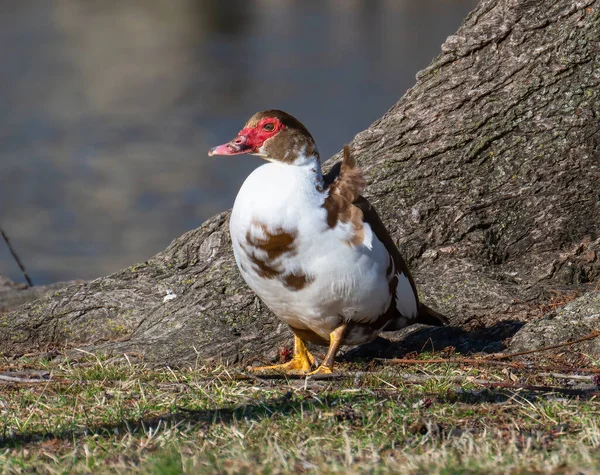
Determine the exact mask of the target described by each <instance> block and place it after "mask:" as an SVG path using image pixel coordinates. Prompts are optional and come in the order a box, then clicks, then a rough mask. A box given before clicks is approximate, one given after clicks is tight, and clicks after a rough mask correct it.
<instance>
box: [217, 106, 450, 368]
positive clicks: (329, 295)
mask: <svg viewBox="0 0 600 475" xmlns="http://www.w3.org/2000/svg"><path fill="white" fill-rule="evenodd" d="M208 153H209V155H239V154H246V153H251V154H254V155H258V156H260V157H261V158H264V159H265V160H267V161H268V162H269V163H267V164H265V165H263V166H261V167H259V168H257V169H256V170H254V172H252V173H251V174H250V176H249V177H248V178H247V179H246V181H245V182H244V184H243V185H242V188H241V189H240V191H239V193H238V195H237V198H236V200H235V204H234V206H233V211H232V213H231V220H230V223H229V227H230V231H231V239H232V242H233V253H234V255H235V259H236V262H237V265H238V267H239V269H240V272H241V274H242V276H243V278H244V280H245V281H246V283H247V284H248V286H249V287H250V288H251V289H252V290H253V291H254V292H256V294H257V295H258V296H259V297H260V298H261V299H262V300H263V301H264V303H265V304H266V305H267V307H269V308H270V309H271V311H273V313H274V314H275V315H277V316H278V317H279V318H280V319H281V320H283V321H284V322H285V323H287V324H288V325H289V326H290V327H291V329H292V331H293V332H294V335H295V337H294V356H293V358H292V360H291V361H289V362H288V363H285V364H281V365H274V366H265V367H256V368H253V369H254V370H280V371H284V372H289V373H296V372H304V373H306V372H309V371H310V370H311V369H312V368H313V366H314V365H315V358H314V357H313V356H312V355H311V354H310V352H309V351H308V349H307V348H306V345H305V342H306V341H310V342H313V343H316V344H319V345H325V346H329V351H328V352H327V356H326V357H325V360H324V361H323V362H322V363H321V365H320V366H319V367H318V368H317V369H316V370H315V371H313V372H312V373H309V374H317V373H321V374H323V373H331V372H332V368H333V362H334V358H335V355H336V353H337V351H338V349H339V347H340V345H358V344H361V343H366V342H368V341H371V340H373V339H374V338H375V337H376V336H377V335H378V334H379V333H380V332H381V331H384V330H386V331H388V330H397V329H400V328H403V327H405V326H407V325H410V324H412V323H425V324H429V325H444V324H446V323H447V319H446V318H445V317H444V316H442V315H440V314H438V313H437V312H435V311H433V310H431V309H430V308H429V307H427V306H426V305H424V304H423V303H421V302H419V298H418V296H417V292H416V287H415V283H414V281H413V279H412V277H411V275H410V272H409V270H408V268H407V266H406V263H405V262H404V260H403V259H402V256H401V255H400V253H399V252H398V249H397V248H396V245H395V244H394V241H393V240H392V238H391V237H390V236H389V234H388V232H387V231H386V229H385V226H384V225H383V223H382V222H381V220H380V219H379V216H378V215H377V212H376V211H375V209H374V208H373V207H372V206H371V204H370V203H369V202H368V201H367V200H366V199H365V198H363V197H362V196H360V193H361V192H362V190H363V189H364V187H365V181H364V179H363V175H362V171H361V170H360V169H359V168H358V167H357V166H356V163H355V161H354V159H353V158H352V157H351V156H350V153H349V149H348V147H345V148H344V159H343V161H342V162H341V167H339V168H338V169H337V174H336V172H334V173H333V174H331V173H330V176H331V177H329V176H328V177H323V174H322V173H321V164H320V161H319V153H318V151H317V147H316V145H315V142H314V139H313V138H312V136H311V135H310V133H309V132H308V130H306V128H305V127H304V125H302V124H301V123H300V122H299V121H298V120H297V119H295V118H294V117H292V116H291V115H289V114H286V113H285V112H282V111H278V110H269V111H264V112H258V113H257V114H254V115H253V116H252V117H251V118H250V120H248V122H247V123H246V125H245V126H244V128H243V129H242V130H241V131H240V133H239V134H238V136H237V137H236V138H234V139H233V140H232V141H231V142H229V143H227V144H223V145H219V146H217V147H214V148H212V149H211V150H210V151H209V152H208ZM328 178H329V179H328Z"/></svg>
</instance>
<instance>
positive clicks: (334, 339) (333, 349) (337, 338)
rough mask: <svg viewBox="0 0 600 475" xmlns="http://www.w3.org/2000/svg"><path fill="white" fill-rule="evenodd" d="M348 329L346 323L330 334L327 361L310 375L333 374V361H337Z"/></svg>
mask: <svg viewBox="0 0 600 475" xmlns="http://www.w3.org/2000/svg"><path fill="white" fill-rule="evenodd" d="M346 327H347V324H346V323H344V324H343V325H342V326H339V327H337V328H336V329H335V330H333V331H332V332H331V333H330V334H329V351H327V356H326V357H325V360H323V363H321V365H320V366H319V367H318V368H317V369H316V370H314V371H312V372H310V373H308V374H309V375H311V374H331V373H333V361H334V360H335V355H336V354H337V352H338V350H339V349H340V345H341V344H342V338H344V332H345V331H346Z"/></svg>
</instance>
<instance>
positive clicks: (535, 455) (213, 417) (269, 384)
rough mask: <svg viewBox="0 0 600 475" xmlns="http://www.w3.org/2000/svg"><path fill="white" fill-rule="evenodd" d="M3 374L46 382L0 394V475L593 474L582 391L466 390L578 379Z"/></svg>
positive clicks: (417, 374) (598, 444)
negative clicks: (41, 377)
mask: <svg viewBox="0 0 600 475" xmlns="http://www.w3.org/2000/svg"><path fill="white" fill-rule="evenodd" d="M424 358H427V356H425V357H424ZM4 369H11V370H31V369H35V370H47V371H50V372H51V374H52V378H53V379H54V380H55V381H53V382H47V383H39V384H0V473H30V472H34V471H35V472H38V473H85V472H94V473H108V472H110V473H114V472H117V473H124V472H128V473H129V472H134V473H161V474H162V473H213V472H216V471H218V472H224V473H248V472H250V473H282V472H290V471H305V472H314V473H317V472H319V473H320V472H345V473H363V472H377V473H386V472H402V473H540V472H548V471H560V472H561V473H595V472H596V470H597V468H598V467H599V466H600V451H599V448H600V428H599V426H600V418H599V414H600V403H599V402H598V401H597V400H596V397H595V396H594V395H593V393H592V392H586V391H585V388H584V390H583V391H582V392H581V396H578V397H568V398H567V397H565V396H564V395H562V394H558V393H552V392H550V393H544V392H535V393H533V392H527V391H515V390H508V389H496V388H486V389H482V387H480V386H478V385H477V384H476V381H478V380H481V379H485V380H490V381H512V382H515V381H516V382H519V381H521V382H523V383H526V384H531V385H534V384H535V385H538V386H539V385H545V384H551V385H552V386H554V387H556V386H561V385H569V387H570V388H571V389H572V388H573V385H574V384H585V385H587V386H586V388H588V389H593V383H592V382H591V381H589V380H587V379H581V380H569V379H553V377H552V376H540V375H535V374H530V373H529V372H527V370H522V371H516V370H512V369H510V370H508V369H506V368H504V369H503V368H489V369H488V368H483V369H482V368H474V367H468V366H462V367H456V366H450V365H444V364H429V363H427V361H426V359H424V361H423V365H422V366H416V367H414V366H413V367H409V368H406V367H399V366H393V367H392V366H386V365H385V364H382V365H381V366H378V367H375V368H374V369H371V371H365V369H366V368H365V367H361V366H360V365H350V364H345V365H340V367H339V369H341V370H342V371H343V373H344V374H346V375H347V376H343V377H340V378H337V379H334V380H323V381H310V380H306V379H289V380H286V379H265V380H263V379H259V378H253V379H248V380H240V379H238V378H239V376H238V375H236V374H235V373H233V372H232V371H233V370H231V369H227V368H209V367H203V368H195V369H193V370H192V369H187V370H183V369H182V370H172V369H169V368H165V369H155V370H152V369H150V368H148V367H146V366H145V365H143V364H133V363H130V362H129V360H127V359H126V358H114V359H110V360H106V359H102V358H97V357H94V356H89V357H87V358H86V359H83V360H80V361H77V362H74V361H62V362H60V363H58V362H43V361H42V362H31V361H27V360H26V359H22V360H19V361H18V362H12V363H11V367H10V368H6V367H5V368H4ZM429 375H432V376H435V378H430V377H429ZM57 380H61V382H57ZM474 381H475V382H474Z"/></svg>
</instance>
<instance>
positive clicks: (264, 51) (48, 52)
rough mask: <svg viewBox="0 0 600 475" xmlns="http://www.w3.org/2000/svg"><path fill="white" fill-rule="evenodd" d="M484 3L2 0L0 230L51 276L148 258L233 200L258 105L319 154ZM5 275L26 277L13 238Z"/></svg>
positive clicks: (0, 259) (371, 116)
mask: <svg viewBox="0 0 600 475" xmlns="http://www.w3.org/2000/svg"><path fill="white" fill-rule="evenodd" d="M476 3H477V2H476V0H421V1H419V2H415V1H414V0H387V1H385V0H381V1H378V0H337V1H335V0H330V1H323V0H320V1H317V0H315V1H309V0H296V1H292V0H290V1H283V0H254V1H252V0H240V1H223V0H212V1H208V0H206V1H202V0H177V1H173V0H127V1H123V0H85V1H84V0H19V1H13V0H0V68H1V69H0V164H1V167H2V168H1V173H0V227H2V228H4V230H5V231H6V232H7V234H8V235H9V236H10V237H11V238H12V241H13V244H14V245H15V247H16V248H17V250H18V252H19V253H20V255H21V258H22V260H23V261H24V262H25V264H26V266H27V267H28V270H29V273H30V275H31V276H32V278H33V280H34V282H35V283H37V284H42V283H47V282H51V281H56V280H65V279H73V278H84V279H89V278H94V277H97V276H101V275H106V274H108V273H110V272H113V271H115V270H118V269H120V268H122V267H125V266H127V265H130V264H133V263H135V262H138V261H143V260H146V259H147V258H148V257H150V256H151V255H153V254H154V253H156V252H158V251H160V250H161V249H163V248H164V247H165V246H166V245H167V244H168V243H169V242H170V241H171V240H172V239H174V238H176V237H177V236H179V235H180V234H182V233H183V232H185V231H187V230H189V229H192V228H194V227H197V226H198V225H200V224H201V223H202V221H203V220H204V219H206V218H207V217H209V216H211V215H213V214H215V213H217V212H219V211H221V210H224V209H226V208H228V207H230V206H231V205H232V203H233V199H234V197H235V194H236V192H237V190H238V188H239V186H240V185H241V183H242V181H243V180H244V178H245V177H246V176H247V174H248V173H249V172H250V171H251V170H252V169H253V168H254V167H256V166H257V165H259V164H260V163H261V162H260V160H259V159H256V158H250V157H237V158H216V159H209V158H208V157H207V155H206V151H207V150H208V148H209V147H210V146H212V145H216V144H219V143H222V142H225V141H227V140H229V139H231V138H232V137H233V136H234V135H235V133H236V132H237V131H238V130H239V129H240V128H241V126H242V125H243V123H244V122H245V121H246V119H247V118H248V117H249V116H250V115H251V114H252V113H254V112H256V111H258V110H264V109H270V108H279V109H283V110H286V111H288V112H290V113H292V114H293V115H295V116H296V117H298V118H299V119H300V120H301V121H302V122H304V124H305V125H306V126H307V127H308V129H309V130H310V131H311V132H312V133H313V135H314V137H315V139H316V140H317V143H318V146H319V149H320V151H321V154H322V156H323V158H324V159H325V158H328V157H329V156H331V155H332V154H333V153H335V152H336V151H337V150H339V149H340V148H341V146H342V144H343V143H345V142H348V141H349V140H351V139H352V137H353V136H354V135H355V134H356V133H358V132H360V131H361V130H363V129H365V128H366V127H368V126H369V124H370V123H371V122H373V121H374V120H375V119H377V118H378V117H380V116H381V115H382V114H384V113H385V112H386V110H387V109H389V108H390V107H391V106H392V105H393V104H394V103H395V102H396V101H397V100H398V98H399V97H400V96H401V95H402V94H403V93H404V92H405V90H406V89H407V88H409V87H411V86H412V85H413V84H414V75H415V73H416V72H417V71H418V70H420V69H422V68H423V67H425V66H426V65H427V64H428V63H429V62H430V60H431V59H433V57H434V56H436V55H437V54H438V53H439V47H440V45H441V43H442V42H443V41H444V39H445V38H446V37H447V36H448V35H450V34H452V33H454V32H455V31H456V29H457V28H458V26H459V25H460V22H461V21H462V19H463V18H464V17H465V16H466V14H467V13H468V12H469V11H470V10H471V9H472V8H473V7H474V6H475V4H476ZM0 274H6V275H8V276H10V277H12V278H13V279H15V280H19V281H22V280H23V279H22V277H21V275H20V273H19V271H18V269H17V267H16V265H15V264H14V262H13V261H12V259H11V257H10V255H9V253H8V251H7V250H6V248H5V246H4V244H3V243H2V242H0Z"/></svg>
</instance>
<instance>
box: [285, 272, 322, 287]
mask: <svg viewBox="0 0 600 475" xmlns="http://www.w3.org/2000/svg"><path fill="white" fill-rule="evenodd" d="M314 280H315V278H314V277H311V276H307V275H306V274H288V275H286V276H285V277H284V278H283V285H285V286H286V287H287V288H288V289H293V290H300V289H303V288H304V287H306V286H307V285H309V284H312V283H313V281H314Z"/></svg>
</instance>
